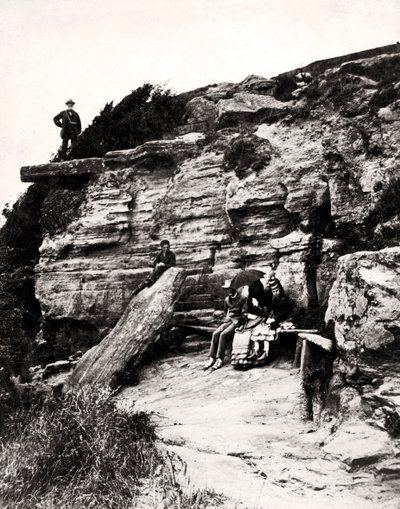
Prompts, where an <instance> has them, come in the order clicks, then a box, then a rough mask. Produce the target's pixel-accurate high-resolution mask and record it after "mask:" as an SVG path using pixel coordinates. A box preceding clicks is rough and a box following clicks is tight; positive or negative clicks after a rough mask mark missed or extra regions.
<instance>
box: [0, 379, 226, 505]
mask: <svg viewBox="0 0 400 509" xmlns="http://www.w3.org/2000/svg"><path fill="white" fill-rule="evenodd" d="M111 395H112V394H111V393H110V392H109V391H104V390H96V391H93V389H91V390H88V389H85V390H81V391H80V392H77V393H75V394H68V395H66V396H65V397H64V399H63V400H60V401H48V402H46V403H45V404H44V406H42V407H41V408H36V409H31V410H29V411H25V412H22V413H19V414H17V415H15V416H14V417H13V418H12V419H11V420H10V421H9V423H8V426H7V428H6V430H5V432H4V433H3V436H2V437H1V441H0V507H1V508H2V509H28V508H29V509H31V508H36V509H58V508H60V509H61V508H63V509H81V508H82V509H83V508H85V509H91V508H96V509H102V508H104V509H114V508H115V509H125V508H126V509H128V508H134V507H148V508H153V507H154V508H158V507H160V508H167V507H168V508H174V507H177V508H178V507H179V508H180V509H192V508H193V509H195V508H196V509H200V508H203V507H215V506H216V505H219V503H220V502H221V500H220V499H219V497H217V496H215V495H212V494H210V493H207V492H193V493H192V494H191V495H184V494H183V493H182V490H181V489H180V487H179V485H178V484H177V483H176V481H175V476H174V472H173V471H172V472H171V468H172V470H173V467H171V462H168V461H165V459H164V458H163V457H162V455H161V454H160V452H159V451H158V450H157V448H156V433H155V428H154V426H153V424H152V423H151V421H150V419H149V416H148V415H147V414H145V413H142V412H138V413H133V414H132V413H129V414H128V413H125V412H122V411H119V410H117V409H116V408H115V407H114V405H113V403H112V400H111ZM144 493H145V496H143V494H144Z"/></svg>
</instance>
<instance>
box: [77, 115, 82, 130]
mask: <svg viewBox="0 0 400 509" xmlns="http://www.w3.org/2000/svg"><path fill="white" fill-rule="evenodd" d="M76 116H77V117H78V134H81V131H82V125H81V117H80V116H79V115H78V113H77V114H76Z"/></svg>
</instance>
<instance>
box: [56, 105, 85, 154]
mask: <svg viewBox="0 0 400 509" xmlns="http://www.w3.org/2000/svg"><path fill="white" fill-rule="evenodd" d="M65 104H66V105H67V109H66V110H64V111H61V113H59V114H58V115H56V116H55V117H54V118H53V121H54V123H55V124H56V126H57V127H61V133H60V134H61V138H62V140H63V141H62V144H61V159H62V160H63V161H64V160H65V158H66V156H67V149H68V140H71V148H74V146H75V144H76V142H77V140H78V136H79V134H80V133H81V128H82V127H81V119H80V118H79V115H78V113H77V112H76V111H74V104H75V103H74V101H73V100H72V99H68V101H67V102H66V103H65Z"/></svg>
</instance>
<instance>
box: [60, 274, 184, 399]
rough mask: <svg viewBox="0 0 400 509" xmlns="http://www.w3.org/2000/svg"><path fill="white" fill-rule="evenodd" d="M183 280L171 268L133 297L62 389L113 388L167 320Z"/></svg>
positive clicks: (154, 339)
mask: <svg viewBox="0 0 400 509" xmlns="http://www.w3.org/2000/svg"><path fill="white" fill-rule="evenodd" d="M185 277H186V273H185V271H184V270H183V269H180V268H177V267H172V268H170V269H169V270H167V271H166V272H164V274H163V275H162V276H161V277H160V279H159V280H158V281H157V282H156V283H155V284H154V285H153V286H151V287H150V288H145V289H144V290H142V291H141V292H140V293H139V294H138V295H136V296H135V297H133V298H132V300H131V301H130V303H129V305H128V307H127V309H126V310H125V312H124V313H123V315H122V316H121V318H120V319H119V321H118V323H117V325H116V326H115V327H114V329H113V330H112V331H111V332H110V333H109V334H108V335H107V336H106V337H105V338H104V339H103V340H102V341H101V342H100V343H99V344H98V345H96V346H94V347H93V348H91V349H90V350H88V351H87V352H86V353H85V355H84V356H83V357H82V358H81V359H80V360H79V362H78V364H77V365H76V367H75V370H74V371H73V373H72V375H71V377H70V378H69V380H68V384H67V386H66V390H69V389H74V388H78V387H81V386H83V385H104V386H111V387H113V386H114V385H115V384H116V382H117V380H118V377H119V376H121V374H123V373H124V371H125V369H126V367H127V365H128V364H129V368H130V369H131V368H132V367H134V366H135V365H137V364H138V363H139V362H140V360H141V359H142V357H143V354H144V353H145V352H146V351H147V350H148V349H149V347H150V346H151V345H152V344H153V343H154V342H155V341H156V340H157V339H158V337H159V335H160V333H161V331H162V330H163V329H164V328H165V327H166V325H168V322H169V321H170V320H171V318H172V313H173V309H174V305H175V302H176V301H177V299H178V297H179V292H180V289H181V287H182V284H183V282H184V280H185Z"/></svg>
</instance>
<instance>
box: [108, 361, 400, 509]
mask: <svg viewBox="0 0 400 509" xmlns="http://www.w3.org/2000/svg"><path fill="white" fill-rule="evenodd" d="M205 358H206V357H205V354H204V353H192V354H186V355H184V356H175V357H170V358H165V359H162V360H159V361H156V362H154V363H152V364H150V365H148V366H146V367H144V368H143V369H142V372H141V374H140V380H141V382H140V384H139V385H138V386H135V387H127V388H125V389H124V390H123V391H122V393H121V394H120V395H119V396H118V405H120V406H121V407H124V408H133V407H134V408H135V409H136V410H146V411H149V412H153V413H154V416H155V417H156V420H157V422H158V424H159V430H158V431H159V435H160V437H161V439H162V441H163V442H164V443H165V444H166V445H167V447H168V450H169V451H170V452H172V453H175V454H176V455H177V456H179V457H180V458H181V459H182V465H184V467H183V469H182V472H183V473H185V474H186V477H187V479H188V482H189V483H190V484H191V485H194V486H196V487H199V488H204V487H206V486H207V487H208V488H211V489H213V490H215V491H216V492H217V493H222V494H224V495H226V496H227V497H229V498H231V499H233V500H234V501H236V502H237V504H238V505H237V507H242V508H248V509H253V508H256V507H257V508H265V509H275V508H276V509H283V508H285V509H298V508H299V509H300V508H303V507H304V508H306V507H307V509H314V508H315V509H316V508H323V509H328V508H338V509H339V508H340V509H346V508H347V507H348V508H350V507H356V508H357V509H370V508H371V509H372V508H376V507H378V506H379V507H385V509H389V508H390V509H398V508H399V507H400V503H398V502H397V499H396V496H395V494H394V491H393V490H394V488H393V487H392V486H391V485H390V484H388V483H386V484H383V483H382V482H381V481H378V480H376V479H375V477H374V475H373V474H372V473H370V472H362V471H357V472H348V471H347V470H346V469H345V468H344V465H343V464H342V463H341V462H339V461H337V460H336V459H334V458H333V457H331V456H330V455H328V454H326V453H325V452H324V451H323V449H322V448H321V447H322V445H323V444H324V443H325V442H326V441H327V440H329V439H330V433H329V431H327V430H326V429H325V430H318V431H315V430H313V428H312V426H310V424H304V423H302V422H301V421H300V419H299V412H298V404H297V401H298V397H297V395H298V390H299V379H298V372H297V370H293V369H291V368H290V365H289V364H286V365H285V364H281V365H280V366H279V367H264V368H258V369H252V370H249V371H246V372H241V371H236V370H234V369H233V368H232V367H231V366H224V367H223V368H222V369H220V370H219V371H216V372H213V373H211V374H209V373H208V372H204V371H203V370H202V369H201V368H202V366H203V363H204V360H205Z"/></svg>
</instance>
